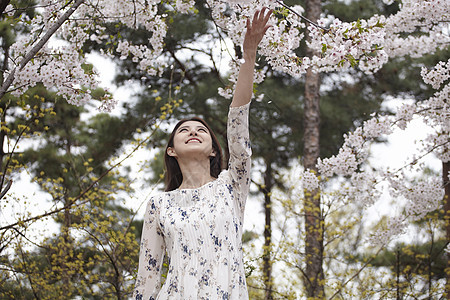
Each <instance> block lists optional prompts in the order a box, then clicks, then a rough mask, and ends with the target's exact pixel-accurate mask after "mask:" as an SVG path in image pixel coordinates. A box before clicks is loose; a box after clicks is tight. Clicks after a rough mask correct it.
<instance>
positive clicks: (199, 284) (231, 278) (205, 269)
mask: <svg viewBox="0 0 450 300" xmlns="http://www.w3.org/2000/svg"><path fill="white" fill-rule="evenodd" d="M249 106H250V104H247V105H244V106H241V107H231V108H230V111H229V115H228V126H227V127H228V129H227V135H228V147H229V151H230V161H229V166H228V170H224V171H222V172H221V173H220V175H219V177H218V178H217V179H216V180H215V181H212V182H210V183H207V184H205V185H203V186H201V187H199V188H196V189H182V190H174V191H170V192H165V193H161V194H158V195H156V196H154V197H152V198H151V199H150V200H149V202H148V204H147V208H146V210H145V216H144V225H143V231H142V238H141V248H140V254H139V269H138V275H137V280H136V288H135V291H134V295H133V296H134V299H136V300H149V299H180V300H181V299H183V300H187V299H192V300H194V299H195V300H197V299H230V300H238V299H239V300H241V299H248V292H247V285H246V281H245V272H244V266H243V262H242V241H241V238H242V226H243V221H244V208H245V202H246V199H247V195H248V190H249V186H250V156H251V148H250V141H249V133H248V111H249ZM166 251H167V254H168V256H169V270H168V274H167V278H166V281H165V283H164V285H163V286H162V287H161V280H160V278H161V276H160V275H161V267H162V262H163V257H164V253H165V252H166Z"/></svg>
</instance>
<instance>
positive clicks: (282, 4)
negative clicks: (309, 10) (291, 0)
mask: <svg viewBox="0 0 450 300" xmlns="http://www.w3.org/2000/svg"><path fill="white" fill-rule="evenodd" d="M276 2H277V3H278V4H280V5H281V6H283V7H284V8H286V9H288V10H289V11H291V12H293V13H294V14H296V15H297V16H299V17H300V18H301V19H302V20H304V21H306V22H308V23H309V24H311V25H314V26H316V27H318V28H320V29H323V30H325V31H329V30H330V29H328V28H325V27H323V26H320V25H319V24H317V23H314V22H313V21H311V20H310V19H308V18H306V17H304V16H302V15H301V14H299V13H298V12H296V11H295V10H293V9H292V8H290V7H289V6H287V5H286V4H284V3H283V2H281V0H276Z"/></svg>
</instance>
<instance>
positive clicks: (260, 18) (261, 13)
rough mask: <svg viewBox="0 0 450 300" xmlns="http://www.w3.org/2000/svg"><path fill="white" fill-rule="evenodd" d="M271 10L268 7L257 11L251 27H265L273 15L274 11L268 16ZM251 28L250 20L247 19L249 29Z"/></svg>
mask: <svg viewBox="0 0 450 300" xmlns="http://www.w3.org/2000/svg"><path fill="white" fill-rule="evenodd" d="M267 10H269V9H268V8H267V7H263V8H262V9H261V10H257V11H255V14H254V15H253V21H252V23H251V26H252V27H253V26H254V25H259V24H260V26H262V27H265V25H266V24H267V22H268V21H269V19H270V16H271V15H272V12H273V9H270V10H269V11H268V12H267V14H266V11H267ZM248 27H249V19H247V28H248Z"/></svg>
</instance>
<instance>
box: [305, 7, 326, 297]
mask: <svg viewBox="0 0 450 300" xmlns="http://www.w3.org/2000/svg"><path fill="white" fill-rule="evenodd" d="M320 12H321V1H320V0H307V1H306V17H307V18H308V19H310V20H312V21H313V22H316V21H317V19H318V18H319V17H320ZM306 38H307V40H310V36H309V34H308V32H307V35H306ZM314 54H315V53H314V52H313V51H312V50H311V49H307V56H308V57H311V56H313V55H314ZM319 89H320V74H319V73H314V72H312V71H311V69H309V70H308V71H307V73H306V78H305V115H304V126H305V134H304V149H303V150H304V151H303V153H304V157H303V165H304V167H305V169H310V170H313V171H317V168H316V163H317V159H318V158H319V128H320V109H319V102H320V96H319ZM304 208H305V255H306V260H305V261H306V269H305V272H304V280H303V281H304V286H305V288H306V293H307V297H308V298H309V297H310V298H315V299H320V298H324V297H325V294H324V285H323V281H324V274H323V267H322V262H323V222H322V212H321V206H320V190H318V189H317V190H315V191H309V193H305V203H304Z"/></svg>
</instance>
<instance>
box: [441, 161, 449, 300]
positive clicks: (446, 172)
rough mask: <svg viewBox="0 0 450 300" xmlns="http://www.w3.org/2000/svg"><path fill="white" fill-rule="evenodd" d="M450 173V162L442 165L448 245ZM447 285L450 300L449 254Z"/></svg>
mask: <svg viewBox="0 0 450 300" xmlns="http://www.w3.org/2000/svg"><path fill="white" fill-rule="evenodd" d="M449 172H450V162H448V161H447V162H443V163H442V177H443V178H442V179H443V182H444V189H445V196H444V212H445V229H446V231H447V243H448V242H449V241H450V180H449V178H448V176H449ZM445 274H446V277H447V278H446V279H447V283H446V285H445V293H446V299H449V300H450V253H447V268H446V270H445Z"/></svg>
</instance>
